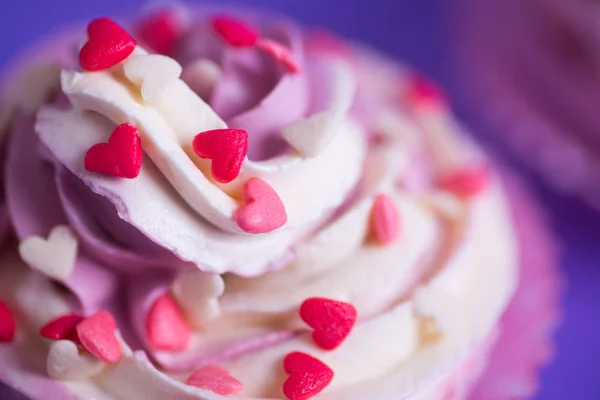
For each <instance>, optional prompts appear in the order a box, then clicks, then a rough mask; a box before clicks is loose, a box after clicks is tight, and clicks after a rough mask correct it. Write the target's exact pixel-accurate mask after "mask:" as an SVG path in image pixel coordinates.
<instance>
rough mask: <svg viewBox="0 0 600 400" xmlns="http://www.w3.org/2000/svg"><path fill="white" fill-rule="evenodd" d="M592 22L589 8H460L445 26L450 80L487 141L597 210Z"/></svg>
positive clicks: (553, 3) (560, 1)
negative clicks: (449, 32)
mask: <svg viewBox="0 0 600 400" xmlns="http://www.w3.org/2000/svg"><path fill="white" fill-rule="evenodd" d="M597 15H598V8H597V5H595V4H594V3H593V2H572V1H565V0H547V1H544V0H527V1H517V0H511V1H504V2H496V1H471V0H464V1H461V2H458V5H457V7H456V9H455V13H454V16H453V23H452V25H453V28H454V29H453V31H454V32H456V36H455V39H456V40H455V46H453V49H454V50H453V51H454V54H453V58H454V60H455V61H456V62H455V66H456V67H457V68H456V71H455V72H456V73H455V76H456V78H457V79H456V80H457V82H461V91H460V93H462V95H464V98H463V99H462V100H464V103H465V105H466V107H467V108H468V112H469V114H472V116H471V117H470V119H473V121H474V122H475V123H476V124H478V125H479V126H481V127H482V129H480V130H481V131H482V132H489V136H488V137H486V139H489V140H490V142H492V143H493V145H494V146H496V147H497V148H499V149H502V150H503V151H504V152H505V153H506V154H510V155H511V156H512V157H514V158H515V160H518V162H520V163H521V164H523V166H526V167H527V168H529V169H531V170H532V171H535V172H536V173H537V174H539V175H540V176H541V177H543V178H544V179H545V180H546V182H547V183H548V184H549V185H550V186H551V187H552V188H553V189H555V190H556V191H558V192H560V193H562V194H565V195H569V196H574V197H579V198H581V199H583V200H584V201H585V202H586V203H587V204H588V205H590V206H591V207H593V208H596V209H600V191H599V190H598V188H599V187H600V180H599V178H598V177H600V137H599V136H598V134H597V131H598V127H599V126H600V119H599V117H598V113H597V110H596V107H595V104H596V103H597V102H598V93H599V90H600V74H599V72H598V71H600V68H599V63H600V58H599V54H598V45H599V44H600V32H598V28H597V23H596V19H597ZM457 93H458V92H457ZM565 165H568V168H565Z"/></svg>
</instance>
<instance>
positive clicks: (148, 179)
mask: <svg viewBox="0 0 600 400" xmlns="http://www.w3.org/2000/svg"><path fill="white" fill-rule="evenodd" d="M26 59H27V61H26V63H25V65H26V67H24V66H23V65H18V66H17V67H15V70H16V71H19V73H20V74H21V75H22V74H25V75H24V76H25V77H26V81H25V83H26V84H27V85H29V86H23V84H20V85H12V86H11V85H9V86H8V88H7V90H6V93H9V94H10V95H6V96H5V103H4V106H5V109H6V110H8V112H7V114H6V118H5V121H6V124H5V126H4V132H5V137H4V150H5V151H4V153H3V154H4V164H3V166H4V169H5V170H4V176H5V182H4V188H5V191H4V203H3V207H2V210H3V214H4V218H3V219H2V221H4V223H3V227H4V231H5V233H6V234H5V250H4V252H3V253H2V260H1V261H0V299H2V302H0V305H1V308H0V327H1V329H0V340H2V341H3V342H4V343H3V344H0V362H1V363H2V365H3V366H5V368H3V369H2V370H1V371H0V380H2V381H3V382H4V383H5V384H7V385H9V386H11V387H13V388H15V389H16V390H17V391H19V392H21V393H24V394H26V395H27V396H29V397H30V398H33V399H38V398H40V399H41V398H44V399H48V398H52V396H55V398H60V399H70V398H80V399H89V398H96V399H165V398H169V399H176V400H178V399H182V400H183V399H219V398H226V397H228V396H232V397H235V396H241V397H243V398H288V399H292V400H301V399H308V398H320V399H364V398H367V397H371V398H376V399H396V398H410V399H463V398H466V396H467V395H468V394H469V392H470V391H471V390H472V389H475V383H476V382H477V381H478V380H479V379H480V377H481V376H482V375H483V374H484V373H485V372H484V370H485V369H486V367H487V365H494V363H493V360H492V356H493V354H494V353H496V352H497V351H498V350H497V348H496V347H495V346H496V343H502V342H503V341H504V342H506V343H509V344H511V343H514V342H515V340H508V339H507V336H506V335H505V334H504V333H503V330H505V329H504V328H507V329H506V331H507V332H511V330H510V329H508V328H510V326H509V325H507V323H506V321H503V320H502V319H501V316H502V314H503V313H504V311H505V310H507V309H509V310H510V309H512V310H514V313H516V314H517V315H519V316H522V315H523V313H522V307H521V305H520V304H521V303H520V302H517V300H518V299H519V296H518V293H519V291H517V296H516V297H515V296H514V294H515V290H517V286H518V285H519V279H518V278H519V276H526V277H528V280H527V281H526V280H522V281H521V284H528V285H529V284H530V282H531V280H534V279H532V278H531V277H530V276H529V275H528V274H525V271H530V270H531V267H530V266H529V263H530V260H528V259H524V258H523V257H524V256H523V254H525V251H528V250H530V248H529V246H530V245H532V246H533V247H534V248H535V249H536V252H539V254H540V257H542V259H541V261H540V260H537V261H538V262H536V263H535V264H536V266H537V268H539V270H540V271H541V272H540V276H542V275H543V276H544V277H545V278H544V280H543V282H540V283H539V285H538V286H537V287H538V288H539V299H541V303H540V304H538V306H537V307H536V309H535V311H536V313H535V315H534V318H531V322H532V324H531V326H532V328H531V330H532V331H535V333H533V334H531V335H525V334H522V335H521V336H522V337H526V338H533V340H532V341H531V342H528V348H527V349H526V351H523V352H522V353H520V354H518V356H515V359H514V360H515V361H517V360H518V364H519V365H520V366H525V367H526V368H525V372H522V373H520V374H518V376H517V377H516V378H514V377H513V378H514V379H517V381H518V380H519V379H524V380H525V382H526V383H530V382H531V381H532V380H533V379H534V376H535V370H536V368H537V367H538V364H539V363H540V362H541V361H542V359H543V357H544V355H547V352H548V351H547V350H548V348H549V346H550V344H549V342H548V331H547V326H548V324H550V323H551V322H553V321H554V318H555V315H554V312H553V310H554V307H555V297H554V294H555V291H556V289H555V284H554V283H555V279H556V278H555V272H554V270H553V258H552V248H551V239H549V238H548V236H547V233H546V232H545V228H544V226H543V223H541V222H540V218H539V217H538V216H537V214H536V212H534V211H531V210H530V209H531V208H533V209H534V210H535V207H534V206H531V205H530V204H531V203H530V202H531V200H529V199H528V198H527V196H526V195H522V194H521V191H522V189H510V190H509V189H506V187H507V185H511V183H510V182H513V179H514V178H505V177H503V176H504V175H501V174H500V173H499V172H498V171H497V170H496V169H495V168H493V166H492V165H491V164H490V163H489V161H488V160H487V159H486V157H485V155H484V154H483V153H482V152H481V151H480V150H479V149H478V148H477V146H475V145H474V144H473V143H472V142H470V141H469V140H468V139H467V138H466V137H465V136H464V133H463V130H462V128H461V126H460V125H459V124H458V123H457V122H456V121H455V120H454V119H453V117H452V115H451V113H450V111H449V109H448V107H447V104H446V101H445V99H444V96H443V94H442V93H441V91H439V90H438V89H437V88H436V86H435V85H434V84H433V83H431V82H429V81H428V80H426V79H425V78H423V77H422V76H420V75H419V74H417V73H415V72H414V71H412V70H410V69H408V68H406V67H403V66H400V65H398V64H396V63H394V62H392V61H389V60H387V59H386V58H384V57H382V56H380V55H378V54H377V53H375V52H373V51H371V50H368V49H364V48H362V47H359V46H355V45H348V44H346V43H344V42H343V41H341V40H339V39H337V38H336V37H335V36H333V35H330V34H325V33H314V32H305V31H303V30H301V29H300V28H299V27H297V26H296V25H294V24H293V23H291V22H289V21H287V20H286V19H283V18H281V17H274V16H270V15H262V14H253V13H249V12H229V13H226V14H223V13H222V12H221V11H219V10H211V9H197V10H183V9H176V10H175V9H173V10H160V11H154V12H152V13H150V14H148V15H144V16H142V17H140V18H139V19H136V20H135V21H131V22H130V23H122V24H121V23H117V22H115V21H113V20H112V19H109V18H98V19H96V20H93V21H91V22H90V24H89V25H88V27H87V38H86V37H85V30H84V29H74V30H73V31H72V32H67V33H65V34H63V35H60V36H59V37H54V38H51V39H50V40H49V41H48V42H47V43H43V44H42V45H41V46H40V47H38V48H37V49H35V50H34V51H33V52H32V54H31V55H29V56H27V57H26ZM23 70H25V71H26V72H23ZM12 81H13V82H14V80H12ZM17 82H19V81H17ZM31 82H36V85H35V86H34V87H33V89H32V90H29V88H31ZM528 207H529V208H528ZM522 210H527V212H526V213H523V211H522ZM524 227H528V228H529V230H525V231H523V229H524ZM525 238H529V240H532V241H534V242H533V244H531V242H525ZM546 256H547V258H545V257H546ZM535 276H538V275H537V274H536V275H535ZM519 290H520V291H521V292H522V291H523V289H519ZM524 303H526V301H524ZM506 315H509V314H506ZM509 322H510V321H509ZM513 332H514V326H513ZM516 342H519V341H518V340H516ZM524 342H525V340H521V341H520V342H519V343H524ZM508 364H510V363H508ZM503 365H504V364H503ZM506 371H508V369H504V370H503V372H502V373H506ZM490 379H493V378H490ZM518 383H521V381H518ZM475 390H478V391H479V393H493V396H498V398H499V399H502V398H509V397H504V396H505V395H506V396H512V397H510V398H514V397H515V393H504V392H503V391H499V390H495V389H492V391H491V392H490V389H489V386H488V387H477V388H476V389H475ZM529 394H531V393H530V392H529V391H526V392H522V393H518V394H516V396H518V397H519V398H521V397H525V396H528V395H529ZM49 396H50V397H49ZM490 396H492V395H490ZM489 398H492V397H489Z"/></svg>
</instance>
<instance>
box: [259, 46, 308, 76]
mask: <svg viewBox="0 0 600 400" xmlns="http://www.w3.org/2000/svg"><path fill="white" fill-rule="evenodd" d="M256 48H257V49H259V50H262V51H264V52H265V53H266V54H268V55H270V56H271V57H273V58H274V59H275V60H276V61H278V62H280V63H281V64H282V65H283V66H284V67H285V68H286V69H287V70H288V71H289V72H291V73H293V74H299V73H301V72H302V67H301V66H300V63H299V62H298V60H296V58H295V57H294V55H293V54H292V52H291V51H290V49H288V48H287V47H285V46H284V45H282V44H281V43H277V42H276V41H274V40H271V39H260V40H259V41H257V42H256Z"/></svg>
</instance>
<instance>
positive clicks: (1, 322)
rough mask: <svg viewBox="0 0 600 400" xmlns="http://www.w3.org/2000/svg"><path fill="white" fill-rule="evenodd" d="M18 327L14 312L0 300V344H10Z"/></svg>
mask: <svg viewBox="0 0 600 400" xmlns="http://www.w3.org/2000/svg"><path fill="white" fill-rule="evenodd" d="M16 330H17V326H16V324H15V319H14V318H13V315H12V312H11V311H10V309H9V308H8V306H7V305H6V304H5V303H4V302H3V301H2V300H0V343H10V342H12V341H13V339H14V338H15V331H16Z"/></svg>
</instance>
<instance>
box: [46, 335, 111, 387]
mask: <svg viewBox="0 0 600 400" xmlns="http://www.w3.org/2000/svg"><path fill="white" fill-rule="evenodd" d="M105 366H106V364H104V363H103V362H102V361H100V360H98V359H97V358H95V357H93V356H92V355H91V354H89V353H87V352H81V353H80V352H79V348H78V347H77V345H76V344H75V343H73V342H71V341H69V340H58V341H56V342H53V343H52V344H51V345H50V351H49V352H48V358H47V359H46V371H47V372H48V376H50V377H51V378H53V379H60V380H82V379H88V378H91V377H92V376H94V375H96V374H97V373H99V372H100V371H102V369H103V368H104V367H105Z"/></svg>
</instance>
